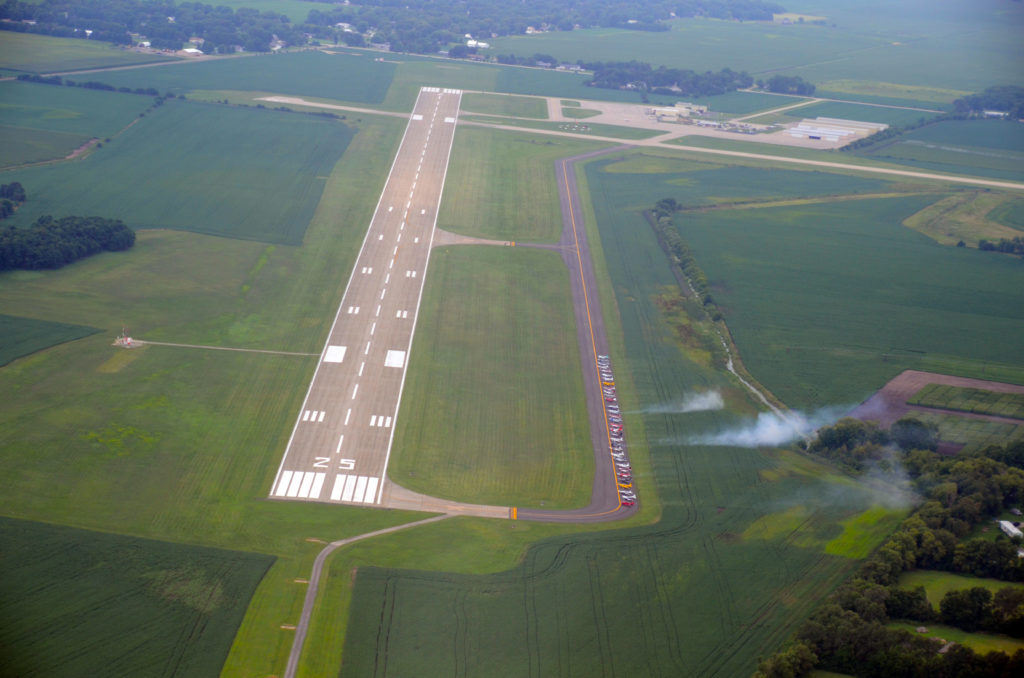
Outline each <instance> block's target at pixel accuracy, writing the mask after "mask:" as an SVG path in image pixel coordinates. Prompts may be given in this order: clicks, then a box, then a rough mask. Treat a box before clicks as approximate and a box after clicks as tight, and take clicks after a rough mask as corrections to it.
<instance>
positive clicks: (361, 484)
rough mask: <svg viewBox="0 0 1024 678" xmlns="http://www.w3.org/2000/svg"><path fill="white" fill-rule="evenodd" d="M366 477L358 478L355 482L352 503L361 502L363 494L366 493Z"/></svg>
mask: <svg viewBox="0 0 1024 678" xmlns="http://www.w3.org/2000/svg"><path fill="white" fill-rule="evenodd" d="M366 480H367V478H366V476H359V478H358V479H357V480H356V490H355V492H354V493H353V494H352V501H358V502H362V501H363V493H364V492H366Z"/></svg>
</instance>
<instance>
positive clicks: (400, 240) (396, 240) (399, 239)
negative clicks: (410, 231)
mask: <svg viewBox="0 0 1024 678" xmlns="http://www.w3.org/2000/svg"><path fill="white" fill-rule="evenodd" d="M395 242H402V234H401V233H399V234H398V238H396V239H395Z"/></svg>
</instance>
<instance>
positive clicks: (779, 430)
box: [686, 407, 849, 447]
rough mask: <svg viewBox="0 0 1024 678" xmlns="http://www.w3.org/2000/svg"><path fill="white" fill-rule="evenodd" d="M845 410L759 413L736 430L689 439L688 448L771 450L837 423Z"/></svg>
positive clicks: (843, 408)
mask: <svg viewBox="0 0 1024 678" xmlns="http://www.w3.org/2000/svg"><path fill="white" fill-rule="evenodd" d="M848 411H849V408H848V407H827V408H823V409H820V410H817V411H816V412H813V413H811V414H804V413H803V412H795V411H791V412H785V413H783V414H776V413H775V412H761V413H760V414H758V415H757V418H756V419H748V420H747V421H745V422H743V423H742V424H740V425H739V426H737V427H734V428H729V429H726V430H724V431H718V432H716V433H704V434H701V435H696V436H691V437H690V438H689V439H688V440H687V441H686V442H687V443H688V444H690V445H727V446H731V447H771V446H777V445H786V444H788V443H791V442H793V441H794V440H796V439H797V438H806V437H807V436H809V435H810V434H811V432H812V431H814V430H815V429H817V428H820V427H822V426H825V425H828V424H833V423H835V422H836V421H838V420H839V418H840V417H842V416H843V415H844V414H845V413H846V412H848Z"/></svg>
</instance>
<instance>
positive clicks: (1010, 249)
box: [978, 236, 1024, 257]
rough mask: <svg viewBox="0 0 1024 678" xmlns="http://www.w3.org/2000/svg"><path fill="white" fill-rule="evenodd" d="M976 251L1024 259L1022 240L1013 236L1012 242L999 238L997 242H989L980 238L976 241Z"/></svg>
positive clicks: (1023, 240) (1023, 243) (1023, 242)
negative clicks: (1016, 256)
mask: <svg viewBox="0 0 1024 678" xmlns="http://www.w3.org/2000/svg"><path fill="white" fill-rule="evenodd" d="M978 249H979V250H982V251H983V252H1003V253H1005V254H1016V255H1018V256H1022V257H1024V238H1021V237H1020V236H1014V238H1013V240H1007V239H1006V238H1000V239H999V242H989V241H988V240H985V239H984V238H982V239H981V240H979V241H978Z"/></svg>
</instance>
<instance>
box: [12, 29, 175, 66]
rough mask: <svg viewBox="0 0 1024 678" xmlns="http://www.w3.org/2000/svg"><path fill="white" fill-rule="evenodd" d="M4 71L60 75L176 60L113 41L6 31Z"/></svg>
mask: <svg viewBox="0 0 1024 678" xmlns="http://www.w3.org/2000/svg"><path fill="white" fill-rule="evenodd" d="M3 38H4V39H3V40H2V41H0V68H5V69H11V70H14V71H23V72H27V73H56V72H60V71H78V70H84V69H88V68H104V67H109V66H130V65H136V64H145V63H156V62H168V61H176V60H177V59H175V58H173V57H168V56H164V55H161V54H147V53H139V52H135V51H132V50H127V49H124V48H122V47H117V46H115V45H112V44H110V43H109V42H94V41H91V40H76V39H74V38H55V37H52V36H49V35H32V34H29V33H14V32H12V31H4V32H3Z"/></svg>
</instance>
